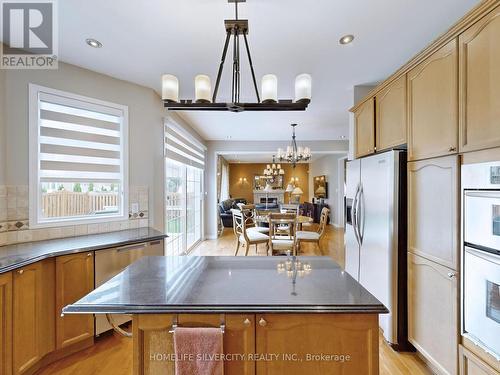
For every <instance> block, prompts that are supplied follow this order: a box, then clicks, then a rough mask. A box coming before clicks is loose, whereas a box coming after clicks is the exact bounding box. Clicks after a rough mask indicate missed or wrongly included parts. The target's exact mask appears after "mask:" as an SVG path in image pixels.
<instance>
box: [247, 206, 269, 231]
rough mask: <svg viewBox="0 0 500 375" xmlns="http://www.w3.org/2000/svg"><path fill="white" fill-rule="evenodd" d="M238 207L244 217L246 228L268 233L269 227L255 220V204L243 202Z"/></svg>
mask: <svg viewBox="0 0 500 375" xmlns="http://www.w3.org/2000/svg"><path fill="white" fill-rule="evenodd" d="M240 209H241V212H242V213H243V216H244V217H245V221H246V226H247V229H248V230H256V231H257V232H260V233H269V227H264V226H261V225H260V224H261V222H259V221H257V220H256V209H255V204H244V205H242V206H241V207H240Z"/></svg>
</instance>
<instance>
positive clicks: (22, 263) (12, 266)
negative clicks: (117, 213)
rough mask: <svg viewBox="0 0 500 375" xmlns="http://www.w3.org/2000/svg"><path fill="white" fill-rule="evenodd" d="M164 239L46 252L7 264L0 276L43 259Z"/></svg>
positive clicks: (157, 236) (153, 237) (138, 239)
mask: <svg viewBox="0 0 500 375" xmlns="http://www.w3.org/2000/svg"><path fill="white" fill-rule="evenodd" d="M166 237H168V236H167V235H166V234H160V235H153V236H147V237H142V238H136V239H131V240H125V241H117V242H109V243H106V244H100V245H94V246H87V247H81V248H77V249H68V250H59V251H54V252H48V253H45V254H39V255H37V256H34V257H33V258H29V259H25V260H22V261H19V262H15V263H12V264H9V265H7V266H4V267H0V274H3V273H7V272H10V271H14V270H16V269H18V268H21V267H25V266H27V265H30V264H33V263H36V262H40V261H42V260H45V259H50V258H55V257H58V256H63V255H70V254H78V253H85V252H88V251H100V250H106V249H110V248H113V247H117V246H125V245H133V244H136V243H142V242H147V241H157V240H163V239H165V238H166ZM0 249H1V248H0Z"/></svg>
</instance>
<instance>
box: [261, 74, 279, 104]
mask: <svg viewBox="0 0 500 375" xmlns="http://www.w3.org/2000/svg"><path fill="white" fill-rule="evenodd" d="M277 101H278V77H276V76H275V75H274V74H266V75H265V76H264V77H262V102H263V103H269V102H272V103H276V102H277Z"/></svg>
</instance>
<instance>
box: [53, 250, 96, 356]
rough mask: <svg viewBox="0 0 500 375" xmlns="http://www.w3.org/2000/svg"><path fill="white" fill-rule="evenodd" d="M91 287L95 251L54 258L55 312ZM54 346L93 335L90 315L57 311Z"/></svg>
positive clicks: (61, 346)
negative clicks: (61, 313) (63, 313)
mask: <svg viewBox="0 0 500 375" xmlns="http://www.w3.org/2000/svg"><path fill="white" fill-rule="evenodd" d="M93 289H94V253H93V252H88V253H79V254H72V255H65V256H60V257H57V258H56V312H60V311H61V310H62V308H63V307H64V306H66V305H69V304H71V303H74V302H76V301H78V300H79V299H80V298H82V297H84V296H85V295H86V294H88V293H89V292H91V291H92V290H93ZM56 317H57V319H56V333H57V334H56V346H57V349H62V348H65V347H67V346H70V345H72V344H75V343H77V342H79V341H82V340H85V339H88V338H92V337H93V336H94V317H93V315H65V316H61V315H60V314H57V313H56Z"/></svg>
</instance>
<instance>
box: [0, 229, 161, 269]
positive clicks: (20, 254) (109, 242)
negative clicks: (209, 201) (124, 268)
mask: <svg viewBox="0 0 500 375" xmlns="http://www.w3.org/2000/svg"><path fill="white" fill-rule="evenodd" d="M165 237H166V235H165V234H163V233H161V232H159V231H157V230H155V229H153V228H139V229H128V230H121V231H116V232H108V233H99V234H89V235H85V236H74V237H66V238H59V239H53V240H46V241H36V242H26V243H20V244H17V245H7V246H0V273H3V272H8V271H11V270H14V269H16V268H19V267H23V266H26V265H28V264H31V263H35V262H38V261H40V260H43V259H46V258H51V257H56V256H60V255H66V254H74V253H80V252H85V251H94V250H103V249H107V248H110V247H115V246H123V245H129V244H133V243H138V242H144V241H154V240H161V239H163V238H165Z"/></svg>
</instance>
